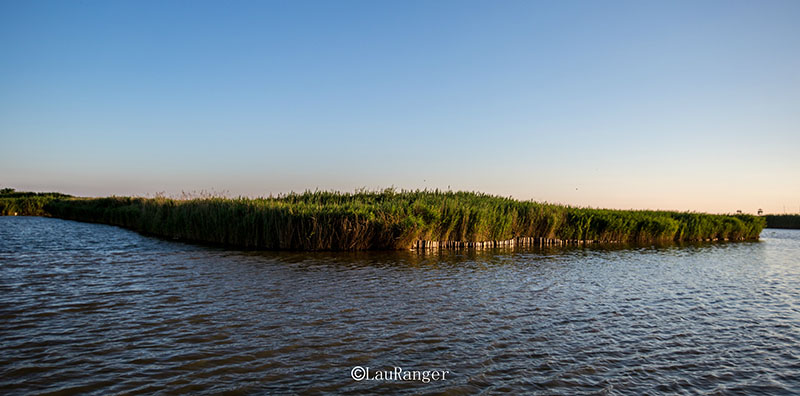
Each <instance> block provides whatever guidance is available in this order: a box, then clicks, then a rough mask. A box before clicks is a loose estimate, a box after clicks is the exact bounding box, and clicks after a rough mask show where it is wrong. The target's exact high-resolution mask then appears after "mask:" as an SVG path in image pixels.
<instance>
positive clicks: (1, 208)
mask: <svg viewBox="0 0 800 396" xmlns="http://www.w3.org/2000/svg"><path fill="white" fill-rule="evenodd" d="M69 197H70V196H69V195H66V194H61V193H54V192H48V193H35V192H19V191H16V190H14V189H13V188H3V189H0V215H3V216H16V215H20V216H47V215H48V213H47V211H45V209H44V207H45V205H46V204H47V203H49V202H51V201H53V200H55V199H63V198H69Z"/></svg>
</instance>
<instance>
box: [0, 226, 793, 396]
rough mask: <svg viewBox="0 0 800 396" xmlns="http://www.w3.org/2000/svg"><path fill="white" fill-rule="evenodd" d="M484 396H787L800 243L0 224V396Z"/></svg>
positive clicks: (765, 236)
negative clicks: (270, 235) (240, 246)
mask: <svg viewBox="0 0 800 396" xmlns="http://www.w3.org/2000/svg"><path fill="white" fill-rule="evenodd" d="M356 366H360V367H364V368H367V367H369V368H370V370H371V371H372V373H374V372H375V371H381V370H394V367H395V366H397V367H402V369H403V370H419V371H423V370H447V371H449V373H447V374H445V378H446V379H444V380H439V381H431V382H428V383H423V382H420V381H372V380H362V381H360V382H359V381H355V380H353V378H351V369H352V368H354V367H356ZM486 391H488V393H501V392H512V393H541V394H569V395H572V394H581V393H606V394H637V395H638V394H645V393H647V394H658V393H687V394H696V393H711V394H728V393H730V394H757V393H761V394H791V393H795V394H796V393H800V231H796V230H772V229H767V230H765V231H764V232H763V233H762V241H761V242H740V243H717V244H700V245H689V246H668V247H658V248H657V247H635V248H615V249H601V248H596V247H595V248H586V249H584V248H566V249H552V250H541V249H529V250H526V251H513V250H512V251H509V250H506V251H496V252H484V253H464V252H461V253H454V252H449V253H428V254H418V253H413V252H383V253H380V252H378V253H372V252H370V253H336V254H333V253H278V252H252V251H250V252H248V251H238V250H227V249H221V248H214V247H204V246H195V245H189V244H183V243H177V242H172V241H165V240H160V239H155V238H149V237H145V236H142V235H139V234H137V233H135V232H131V231H127V230H124V229H120V228H116V227H112V226H106V225H98V224H86V223H78V222H72V221H65V220H59V219H50V218H40V217H0V393H2V394H30V393H50V392H54V393H62V394H70V393H96V394H102V395H107V394H117V393H124V394H129V393H148V394H150V393H193V394H195V393H208V394H210V393H222V392H228V393H232V394H261V393H280V394H282V393H308V394H315V393H385V394H390V393H391V394H394V393H408V394H419V393H445V394H472V393H479V392H486Z"/></svg>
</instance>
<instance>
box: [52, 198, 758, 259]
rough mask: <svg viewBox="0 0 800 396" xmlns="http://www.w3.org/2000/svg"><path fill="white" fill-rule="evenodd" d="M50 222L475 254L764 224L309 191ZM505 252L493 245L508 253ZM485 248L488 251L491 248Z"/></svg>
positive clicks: (142, 205) (64, 207) (731, 233)
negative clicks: (507, 245)
mask: <svg viewBox="0 0 800 396" xmlns="http://www.w3.org/2000/svg"><path fill="white" fill-rule="evenodd" d="M43 208H44V211H45V212H46V214H47V215H50V216H54V217H60V218H65V219H72V220H79V221H89V222H97V223H105V224H112V225H117V226H121V227H125V228H130V229H133V230H136V231H139V232H143V233H146V234H151V235H157V236H161V237H167V238H173V239H180V240H186V241H196V242H204V243H217V244H225V245H232V246H238V247H245V248H258V249H293V250H367V249H409V248H412V247H419V246H423V245H426V244H425V243H422V244H421V243H420V241H431V242H429V243H427V246H432V245H433V244H434V243H433V241H435V245H436V246H439V247H466V246H478V244H477V243H478V242H488V241H495V242H497V241H523V240H524V241H535V240H542V241H544V240H550V241H565V242H579V241H584V242H627V243H650V242H667V241H700V240H744V239H758V236H759V233H760V232H761V230H762V228H764V226H765V221H764V219H763V218H762V217H756V216H751V215H741V214H738V215H711V214H704V213H693V212H668V211H649V210H608V209H592V208H577V207H570V206H563V205H555V204H548V203H538V202H532V201H517V200H514V199H511V198H504V197H498V196H492V195H487V194H482V193H473V192H452V191H446V192H445V191H395V190H392V189H389V190H385V191H376V192H367V191H360V192H356V193H340V192H320V191H315V192H310V191H308V192H305V193H292V194H288V195H283V196H278V197H270V198H257V199H250V198H233V199H230V198H214V197H211V198H200V199H187V200H176V199H169V198H132V197H109V198H58V199H51V200H50V201H48V202H46V203H45V204H44V206H43ZM498 245H499V244H498V243H494V244H489V246H498ZM481 246H483V245H481Z"/></svg>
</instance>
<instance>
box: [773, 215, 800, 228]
mask: <svg viewBox="0 0 800 396" xmlns="http://www.w3.org/2000/svg"><path fill="white" fill-rule="evenodd" d="M764 218H765V219H766V220H767V227H768V228H791V229H795V230H797V229H800V214H785V215H766V216H764Z"/></svg>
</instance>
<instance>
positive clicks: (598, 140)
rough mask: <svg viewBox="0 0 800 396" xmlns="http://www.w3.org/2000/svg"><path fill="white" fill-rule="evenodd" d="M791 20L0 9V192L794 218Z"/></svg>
mask: <svg viewBox="0 0 800 396" xmlns="http://www.w3.org/2000/svg"><path fill="white" fill-rule="evenodd" d="M798 20H800V2H796V1H769V2H744V1H741V2H740V1H702V2H696V1H676V2H636V1H624V2H623V1H608V2H538V1H518V2H517V1H504V2H490V1H484V2H474V1H436V2H429V1H403V2H369V1H341V2H324V1H298V2H268V1H252V2H250V1H241V2H233V3H220V2H213V1H193V2H178V1H165V2H155V1H144V2H138V1H137V2H134V1H115V2H101V1H86V2H63V1H61V2H59V1H41V2H38V1H37V2H3V3H2V4H0V50H2V54H3V56H2V57H0V142H2V144H0V187H12V188H16V189H17V190H32V191H58V192H64V193H68V194H73V195H81V196H106V195H138V196H147V195H151V196H152V195H154V194H156V193H159V192H164V193H165V194H166V195H172V196H178V195H180V193H181V191H185V192H192V191H195V192H197V191H216V192H218V193H225V194H227V195H229V196H238V195H244V196H252V197H255V196H268V195H270V194H273V195H276V194H280V193H286V192H289V191H298V192H301V191H304V190H315V189H319V190H338V191H343V192H352V191H354V190H355V189H358V188H367V189H371V190H376V189H383V188H387V187H392V186H393V187H396V188H398V189H407V190H413V189H437V188H438V189H442V190H448V189H450V190H454V191H455V190H466V191H480V192H485V193H489V194H494V195H501V196H513V197H514V198H517V199H521V200H528V199H533V200H536V201H547V202H553V203H562V204H568V205H573V206H590V207H603V208H617V209H666V210H681V211H686V210H688V211H698V212H710V213H732V212H735V211H736V210H742V211H743V212H745V213H756V211H757V210H758V209H763V210H764V212H765V213H784V212H786V213H800V183H798V175H800V155H798V149H800V73H798V72H797V71H798V70H800V51H798V48H800V24H798V23H797V21H798Z"/></svg>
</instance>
